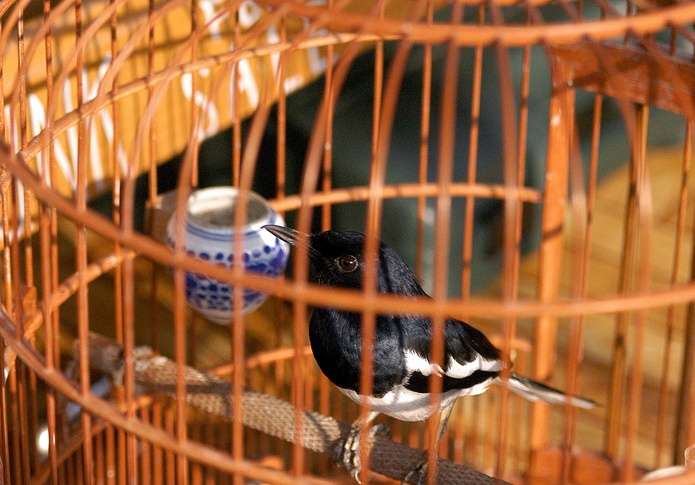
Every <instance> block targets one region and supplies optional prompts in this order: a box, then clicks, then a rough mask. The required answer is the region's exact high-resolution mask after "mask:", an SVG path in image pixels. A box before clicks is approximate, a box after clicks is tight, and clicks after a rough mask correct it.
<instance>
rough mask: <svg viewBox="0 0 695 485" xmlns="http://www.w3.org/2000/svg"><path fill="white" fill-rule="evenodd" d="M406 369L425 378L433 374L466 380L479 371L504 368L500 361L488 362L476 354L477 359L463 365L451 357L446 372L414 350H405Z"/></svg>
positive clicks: (409, 372)
mask: <svg viewBox="0 0 695 485" xmlns="http://www.w3.org/2000/svg"><path fill="white" fill-rule="evenodd" d="M404 354H405V368H406V371H407V373H408V374H411V373H413V372H419V373H420V374H422V375H423V376H429V375H431V374H432V373H435V374H437V375H440V376H441V375H447V376H449V377H453V378H454V379H464V378H466V377H468V376H470V375H471V374H473V373H474V372H475V371H477V370H482V371H498V370H500V369H501V368H502V364H501V362H500V361H499V360H487V359H484V358H483V357H481V356H480V354H476V357H475V359H473V360H471V361H469V362H466V363H465V364H461V363H460V362H458V361H457V360H455V359H454V358H453V357H451V356H449V362H448V363H447V366H446V370H443V369H442V368H441V367H440V366H438V365H437V364H432V363H431V362H430V361H429V359H426V358H425V357H422V356H421V355H419V354H418V353H417V352H415V351H413V350H409V349H407V350H405V352H404Z"/></svg>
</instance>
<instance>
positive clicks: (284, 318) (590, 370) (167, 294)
mask: <svg viewBox="0 0 695 485" xmlns="http://www.w3.org/2000/svg"><path fill="white" fill-rule="evenodd" d="M649 168H650V177H651V182H652V186H653V206H654V215H653V216H654V217H653V228H654V231H653V235H652V244H653V247H652V262H653V266H652V281H653V285H654V287H657V288H659V287H664V286H666V285H668V284H669V281H670V278H671V271H672V261H673V252H674V249H673V248H674V241H675V227H676V220H677V211H678V197H679V193H678V187H680V183H681V153H680V150H671V149H663V150H659V151H654V152H652V153H650V155H649ZM627 191H628V169H627V167H624V168H621V169H619V170H618V171H616V172H615V173H613V174H611V175H609V176H608V177H607V178H605V179H604V180H603V181H602V183H601V184H600V186H599V188H598V191H597V197H596V210H595V212H594V217H593V242H592V245H591V259H590V264H589V275H588V276H589V278H588V281H589V284H588V294H589V296H590V297H602V296H606V295H611V294H614V293H616V291H617V288H618V281H619V274H620V271H619V268H620V258H621V253H622V239H623V221H624V215H625V206H626V194H627ZM690 192H691V193H692V190H690ZM691 199H692V197H691ZM690 205H691V206H692V203H691V204H690ZM692 214H693V208H692V207H689V210H688V216H687V219H686V220H687V224H686V226H687V227H686V230H685V237H684V245H683V252H682V256H681V264H680V267H679V271H678V276H679V281H684V280H686V279H687V278H688V271H689V266H690V265H689V263H688V261H689V260H690V257H691V247H692V230H693V224H692V219H693V217H692ZM61 227H62V231H61V232H62V236H63V243H62V245H61V251H62V256H61V261H62V262H63V266H64V268H63V269H64V271H65V272H66V273H67V272H69V271H70V268H74V266H72V263H71V261H74V259H72V258H73V254H72V252H73V251H74V250H73V249H72V245H71V244H69V241H70V239H71V238H72V237H73V233H74V230H73V229H72V225H71V224H69V223H66V222H63V223H62V224H61ZM566 230H567V232H570V230H571V228H569V227H568V228H566ZM89 241H90V255H89V257H90V261H95V260H96V259H97V258H98V257H100V256H101V255H104V254H106V253H108V252H109V251H110V250H111V246H110V245H109V243H108V242H107V241H104V240H103V239H101V238H99V237H97V236H95V235H92V234H90V235H89ZM573 258H574V256H573V254H572V252H571V251H570V250H569V249H568V250H567V251H566V253H565V257H564V265H565V266H564V269H563V272H562V285H563V292H564V294H569V288H570V283H571V279H572V278H573V273H572V270H571V268H572V261H573ZM152 269H153V266H152V265H151V264H150V263H149V262H147V261H140V260H137V261H136V265H135V271H136V281H135V294H136V312H137V313H136V325H135V326H136V337H137V341H138V343H142V344H148V343H151V342H152V341H153V340H152V339H153V338H155V339H156V341H157V344H156V345H157V347H159V348H160V349H161V351H162V352H163V353H165V354H169V355H172V339H173V336H172V323H171V312H170V311H169V309H170V308H171V307H172V305H171V303H172V291H171V284H170V281H171V278H170V275H169V273H167V272H166V270H165V269H162V268H159V269H158V270H157V271H158V276H157V281H158V288H157V294H156V295H154V300H153V294H152V284H151V283H152V281H153V280H152V277H151V273H152ZM537 271H538V264H537V258H536V255H530V256H529V257H526V258H525V259H524V260H523V262H522V265H521V273H520V283H521V284H520V288H519V292H520V296H521V297H534V295H535V287H536V275H537ZM113 291H114V284H113V279H112V278H111V277H109V276H105V277H102V278H99V279H98V280H96V281H95V282H93V283H92V284H91V285H90V327H91V329H92V330H93V331H97V332H103V333H105V334H107V335H112V334H113V328H114V326H113V318H114V313H115V308H114V305H113V301H114V299H113V297H112V295H113ZM487 293H489V294H499V284H497V285H493V287H491V288H490V289H489V290H488V292H487ZM152 301H155V303H154V304H152ZM73 305H74V302H72V301H70V302H68V304H67V306H66V307H65V308H64V309H63V311H62V313H61V316H62V320H63V321H64V322H66V323H65V326H64V330H63V331H64V336H67V335H69V334H70V333H71V329H72V328H74V325H71V323H70V322H74V321H75V319H74V306H73ZM675 316H676V318H675V319H674V323H675V329H676V332H675V334H674V335H675V342H674V345H673V349H672V359H671V369H670V372H669V379H668V382H669V389H670V394H669V410H670V411H671V413H672V411H673V409H674V407H675V405H674V404H675V400H674V395H673V390H674V389H675V386H676V384H677V383H678V379H679V372H678V368H679V367H680V365H681V353H682V330H683V318H684V308H683V307H682V306H681V307H678V308H676V313H675ZM647 317H648V318H647V325H646V339H645V343H646V346H645V349H644V361H643V369H644V389H643V399H642V414H641V419H640V429H639V442H638V449H637V460H638V462H639V463H640V464H641V465H643V466H645V467H651V466H653V464H654V446H653V442H654V433H655V426H656V415H657V390H658V386H659V382H660V375H661V367H662V366H661V362H662V358H663V349H664V334H665V320H666V311H665V310H658V311H650V312H649V313H648V315H647ZM192 322H193V325H191V326H190V332H189V337H188V345H189V364H191V365H195V366H197V367H199V368H208V367H213V366H216V365H220V364H222V363H225V362H227V361H228V360H229V357H230V341H231V332H230V330H229V328H227V327H223V326H219V325H215V324H212V323H209V322H206V321H204V320H203V319H202V318H200V317H195V316H193V317H192ZM290 322H291V307H289V306H288V305H287V304H286V303H285V302H281V301H278V300H275V299H270V300H269V301H268V302H267V303H266V304H264V305H263V306H262V307H261V309H260V310H259V311H257V312H255V313H253V314H252V315H249V316H247V317H246V323H245V329H246V340H247V345H246V350H245V352H246V355H252V354H253V353H255V352H259V351H263V350H270V349H275V348H278V347H289V346H291V345H292V340H291V323H290ZM473 323H477V324H479V325H480V326H481V327H482V328H483V329H484V330H486V331H488V332H491V333H492V334H495V333H498V332H499V330H500V328H501V327H500V324H499V323H498V322H473ZM566 324H567V322H566V321H563V322H561V326H560V332H559V343H558V359H557V366H556V372H555V374H554V376H553V381H552V382H553V384H556V385H558V386H562V385H563V381H564V368H565V361H564V357H563V356H564V353H563V349H564V348H565V347H566V343H567V335H568V332H567V328H568V326H567V325H566ZM518 326H519V329H518V333H519V336H520V337H521V338H524V339H530V337H531V335H532V330H533V322H530V321H520V322H518ZM614 327H615V316H614V315H600V316H592V317H590V318H587V319H586V320H585V336H584V345H583V351H584V362H583V364H582V367H581V374H580V389H581V393H583V394H585V395H586V396H588V397H591V398H593V399H595V400H597V401H598V402H600V403H606V402H607V396H608V388H609V384H610V382H609V376H610V372H609V371H610V363H611V359H612V347H613V339H614ZM630 337H631V335H630ZM68 340H69V339H66V343H65V345H66V349H67V346H68V345H69V342H68ZM628 351H629V352H631V351H632V345H631V338H629V339H628ZM526 369H527V370H528V365H527V367H526ZM625 405H626V406H629V405H630V403H625ZM466 406H467V408H466V410H463V411H461V413H460V419H459V418H455V419H454V423H457V422H460V425H461V426H468V425H469V424H470V419H474V420H475V414H471V413H475V412H476V411H475V409H478V410H479V409H480V407H479V406H476V407H471V406H474V405H470V404H466ZM527 409H528V408H525V407H524V408H521V407H520V408H519V411H518V412H517V413H516V415H515V416H516V417H515V419H521V420H522V421H521V423H523V422H524V421H526V422H527V414H526V412H525V411H524V410H527ZM605 414H606V408H605V407H602V408H599V409H597V410H595V411H591V412H580V413H579V420H578V428H577V439H576V443H577V445H578V447H580V448H583V449H589V450H594V451H601V450H602V448H603V439H604V436H603V434H604V429H605ZM466 416H468V418H466V419H467V420H468V424H466V423H465V422H464V421H463V420H464V418H465V417H466ZM457 419H459V421H457ZM493 424H494V423H493V422H492V421H490V426H493ZM475 426H476V429H477V430H478V432H480V433H485V432H486V430H485V427H484V425H481V424H479V423H476V424H475ZM480 426H483V427H482V428H481V427H480ZM668 426H669V428H668V429H669V430H671V429H672V426H673V425H672V422H671V418H669V423H668ZM490 429H491V428H487V432H490ZM551 429H552V432H553V440H554V441H555V442H559V439H560V438H561V436H562V430H563V426H562V411H558V412H556V413H555V414H554V416H553V421H552V427H551ZM519 433H525V431H523V432H522V431H519ZM519 437H520V438H522V435H521V434H520V435H519ZM670 442H671V433H669V434H668V437H667V445H668V444H670ZM478 446H482V444H480V445H478ZM519 453H520V455H519V457H520V462H522V461H523V456H524V455H523V450H521V451H520V452H519ZM476 456H478V458H476V459H470V457H468V458H466V459H467V460H468V461H470V462H472V463H473V464H475V465H476V466H478V467H480V468H484V469H486V470H488V471H491V469H492V466H493V464H494V460H493V459H492V458H490V453H488V452H485V451H484V450H483V451H482V452H481V453H480V454H476ZM668 456H669V452H665V453H664V455H663V458H664V459H668ZM664 463H665V462H664ZM521 468H522V467H520V469H521Z"/></svg>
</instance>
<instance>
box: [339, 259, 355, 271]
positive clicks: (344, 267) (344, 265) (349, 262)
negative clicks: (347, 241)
mask: <svg viewBox="0 0 695 485" xmlns="http://www.w3.org/2000/svg"><path fill="white" fill-rule="evenodd" d="M337 263H338V268H339V269H340V271H342V272H343V273H352V272H353V271H355V270H356V269H357V267H358V266H359V262H358V261H357V258H356V257H354V256H341V257H339V258H338V259H337Z"/></svg>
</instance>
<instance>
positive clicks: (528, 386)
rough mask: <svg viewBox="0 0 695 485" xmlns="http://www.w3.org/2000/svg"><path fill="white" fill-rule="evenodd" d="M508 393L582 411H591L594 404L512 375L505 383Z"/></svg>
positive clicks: (526, 378)
mask: <svg viewBox="0 0 695 485" xmlns="http://www.w3.org/2000/svg"><path fill="white" fill-rule="evenodd" d="M507 387H508V388H509V390H510V391H512V392H514V393H515V394H518V395H520V396H521V397H523V398H525V399H528V400H529V401H538V400H541V401H545V402H547V403H550V404H571V405H572V406H576V407H578V408H582V409H592V408H594V407H595V406H596V402H595V401H592V400H591V399H586V398H583V397H578V396H568V395H567V394H565V393H564V392H562V391H560V390H558V389H555V388H552V387H550V386H546V385H545V384H543V383H541V382H538V381H534V380H532V379H529V378H528V377H522V376H520V375H517V374H514V373H512V374H511V375H510V376H509V380H508V381H507Z"/></svg>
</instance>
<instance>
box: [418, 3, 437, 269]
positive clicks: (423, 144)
mask: <svg viewBox="0 0 695 485" xmlns="http://www.w3.org/2000/svg"><path fill="white" fill-rule="evenodd" d="M433 18H434V2H433V1H432V0H427V24H428V25H430V24H432V21H433ZM431 102H432V45H431V44H425V45H424V46H423V54H422V102H421V108H420V146H419V149H420V151H419V166H418V183H419V184H420V185H424V184H426V183H427V172H428V166H429V148H430V116H431V115H430V104H431ZM416 210H417V222H416V224H417V225H416V228H415V231H416V233H415V234H416V235H415V274H416V275H417V277H418V278H419V279H420V280H422V278H423V276H424V274H423V268H424V264H425V262H424V258H425V215H426V210H427V197H425V196H424V195H420V196H418V199H417V209H416Z"/></svg>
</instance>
